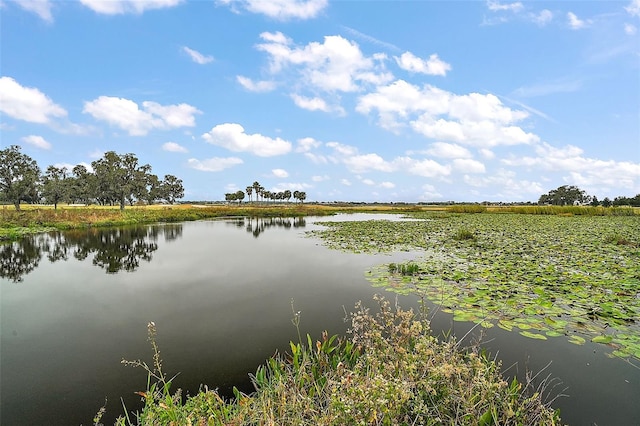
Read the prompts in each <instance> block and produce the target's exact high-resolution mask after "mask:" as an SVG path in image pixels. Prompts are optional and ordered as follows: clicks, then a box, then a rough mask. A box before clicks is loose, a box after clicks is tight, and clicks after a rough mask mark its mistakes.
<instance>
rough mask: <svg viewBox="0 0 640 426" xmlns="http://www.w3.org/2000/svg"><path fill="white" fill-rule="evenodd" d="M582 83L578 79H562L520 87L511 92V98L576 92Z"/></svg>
mask: <svg viewBox="0 0 640 426" xmlns="http://www.w3.org/2000/svg"><path fill="white" fill-rule="evenodd" d="M583 84H584V81H583V80H582V79H579V78H564V79H560V80H556V81H550V82H545V83H539V84H534V85H531V86H522V87H519V88H517V89H516V90H514V91H513V92H512V95H513V96H517V97H522V98H534V97H538V96H546V95H551V94H554V93H569V92H576V91H578V90H580V89H581V88H582V86H583Z"/></svg>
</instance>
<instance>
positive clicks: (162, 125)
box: [83, 96, 201, 136]
mask: <svg viewBox="0 0 640 426" xmlns="http://www.w3.org/2000/svg"><path fill="white" fill-rule="evenodd" d="M83 112H84V113H86V114H89V115H91V116H92V117H93V118H95V119H96V120H101V121H106V122H107V123H109V124H111V125H114V126H116V127H119V128H120V129H122V130H125V131H126V132H128V133H129V134H130V135H131V136H144V135H146V134H147V133H149V131H151V130H154V129H158V130H167V129H174V128H179V127H193V126H195V114H199V113H201V112H200V111H199V110H198V109H197V108H195V107H193V106H191V105H188V104H179V105H160V104H158V103H156V102H151V101H145V102H143V103H142V108H140V107H139V106H138V104H137V103H136V102H134V101H132V100H129V99H124V98H117V97H111V96H100V97H99V98H97V99H94V100H93V101H89V102H85V103H84V109H83Z"/></svg>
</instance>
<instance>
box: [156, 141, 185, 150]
mask: <svg viewBox="0 0 640 426" xmlns="http://www.w3.org/2000/svg"><path fill="white" fill-rule="evenodd" d="M162 150H163V151H169V152H189V150H188V149H187V148H185V147H184V146H182V145H180V144H177V143H175V142H166V143H163V144H162Z"/></svg>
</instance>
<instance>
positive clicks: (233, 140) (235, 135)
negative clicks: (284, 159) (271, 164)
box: [202, 123, 291, 157]
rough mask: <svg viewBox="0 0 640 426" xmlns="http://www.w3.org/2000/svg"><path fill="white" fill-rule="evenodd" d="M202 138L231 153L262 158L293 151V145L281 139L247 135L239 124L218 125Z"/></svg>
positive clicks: (255, 134) (257, 134) (256, 134)
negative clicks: (246, 153) (244, 153)
mask: <svg viewBox="0 0 640 426" xmlns="http://www.w3.org/2000/svg"><path fill="white" fill-rule="evenodd" d="M202 138H203V139H204V140H205V141H207V142H208V143H210V144H212V145H217V146H221V147H223V148H226V149H228V150H230V151H235V152H250V153H252V154H254V155H257V156H260V157H272V156H275V155H283V154H286V153H288V152H289V151H291V143H290V142H288V141H285V140H284V139H281V138H270V137H268V136H263V135H261V134H259V133H254V134H247V133H245V131H244V127H242V126H241V125H240V124H237V123H224V124H218V125H217V126H215V127H213V128H212V129H211V131H209V132H208V133H205V134H203V135H202Z"/></svg>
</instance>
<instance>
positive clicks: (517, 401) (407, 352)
mask: <svg viewBox="0 0 640 426" xmlns="http://www.w3.org/2000/svg"><path fill="white" fill-rule="evenodd" d="M376 300H377V302H378V307H379V311H378V312H377V313H376V314H374V313H372V312H371V311H370V310H369V309H368V308H366V307H364V306H363V305H362V304H360V303H359V304H357V305H356V310H355V312H353V313H351V315H350V319H351V330H350V336H349V337H348V338H339V337H336V336H332V337H329V335H328V334H327V333H326V332H325V333H323V334H322V338H321V339H320V340H317V341H315V342H314V341H313V340H312V339H311V337H309V336H308V335H307V336H306V339H304V341H302V339H300V340H301V341H299V342H297V343H294V342H291V343H290V350H291V352H290V353H288V354H286V355H278V356H275V357H273V358H271V359H269V360H268V361H267V362H266V363H265V364H264V365H263V366H261V367H260V368H258V370H257V371H256V373H255V375H254V376H253V377H252V379H253V383H254V385H255V388H256V391H255V392H254V393H253V394H251V395H245V394H242V393H240V392H238V391H237V390H236V391H235V398H234V399H232V400H224V399H223V398H221V397H220V396H219V395H218V394H217V392H216V391H212V390H209V389H208V388H204V389H203V390H201V391H200V392H199V393H198V394H196V395H194V396H193V397H189V398H187V399H186V400H184V401H183V399H182V393H181V391H180V390H177V391H176V392H175V393H171V391H170V387H171V380H168V379H167V376H166V375H165V373H164V372H163V371H162V365H161V361H160V358H159V351H158V348H157V345H155V340H154V339H155V326H153V325H152V323H151V324H150V326H149V335H150V340H151V342H152V347H153V351H154V355H153V363H152V365H151V366H149V365H147V364H146V363H144V362H142V361H134V362H132V363H131V362H126V361H124V362H125V363H128V364H130V365H134V366H138V367H142V368H143V369H144V370H146V371H147V388H146V390H145V391H143V392H140V393H139V394H140V395H141V396H142V398H143V402H144V408H143V409H142V411H140V412H138V413H136V414H129V413H127V414H125V415H124V416H122V417H120V418H119V419H118V420H117V422H116V424H117V425H120V426H131V425H161V424H162V425H164V424H176V425H178V424H179V425H231V424H232V425H401V424H407V425H411V424H425V425H436V424H455V425H494V424H496V425H497V424H500V425H522V424H526V425H557V424H560V419H559V415H558V413H557V412H554V411H553V410H552V409H551V408H550V406H549V404H550V403H551V402H552V401H549V402H545V400H546V398H547V391H548V390H549V389H548V387H549V385H550V384H551V383H550V382H549V381H548V380H543V381H542V382H541V383H540V384H538V385H536V384H534V379H535V377H532V376H530V375H528V376H527V379H526V381H525V382H524V383H520V382H518V381H517V380H513V381H511V382H507V381H506V380H505V379H504V378H503V377H502V376H501V374H500V369H501V366H500V363H499V362H496V361H495V360H492V359H490V358H489V357H488V356H487V355H486V354H484V353H482V352H481V351H479V350H478V347H477V346H474V347H471V348H462V347H461V346H460V345H459V343H456V342H455V340H452V339H449V340H446V341H444V342H443V341H440V340H439V339H437V338H436V337H434V336H432V335H431V332H430V328H429V322H428V321H427V320H426V319H424V318H422V317H417V316H416V315H414V313H413V312H412V311H406V310H402V309H401V308H400V307H398V306H391V304H390V303H389V302H388V301H386V300H384V299H382V298H379V297H378V298H376ZM98 422H99V418H97V420H96V421H95V424H98Z"/></svg>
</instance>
